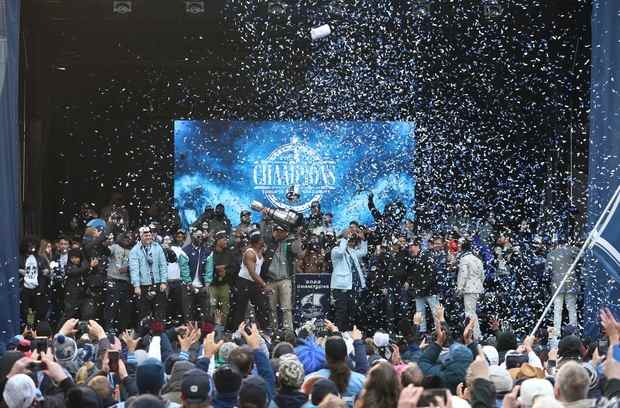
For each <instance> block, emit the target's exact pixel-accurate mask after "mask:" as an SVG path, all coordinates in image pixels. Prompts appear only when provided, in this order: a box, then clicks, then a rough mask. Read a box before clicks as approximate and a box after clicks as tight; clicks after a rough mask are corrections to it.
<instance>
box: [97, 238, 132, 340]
mask: <svg viewBox="0 0 620 408" xmlns="http://www.w3.org/2000/svg"><path fill="white" fill-rule="evenodd" d="M132 241H133V238H132V236H131V234H130V233H128V232H125V233H121V234H120V235H119V236H118V238H117V240H116V242H115V243H114V244H112V245H110V247H109V251H110V254H109V259H108V264H107V271H106V272H107V277H106V282H105V286H104V288H103V304H104V307H103V320H104V323H105V328H106V330H107V331H111V332H113V333H116V334H120V333H121V332H122V331H123V330H125V329H128V328H129V323H130V317H131V314H130V313H129V312H128V311H129V310H131V304H130V300H131V291H130V288H129V253H130V252H131V248H132V247H133V245H132Z"/></svg>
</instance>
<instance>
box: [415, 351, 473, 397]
mask: <svg viewBox="0 0 620 408" xmlns="http://www.w3.org/2000/svg"><path fill="white" fill-rule="evenodd" d="M441 350H442V348H441V346H440V345H438V344H437V343H435V342H433V343H431V344H430V345H429V346H428V347H427V348H426V350H424V352H423V353H422V355H421V356H420V362H419V365H420V368H421V369H422V372H423V373H424V375H425V376H429V375H433V376H437V377H439V378H441V381H442V382H443V384H444V386H445V387H446V388H448V389H449V390H450V391H451V392H452V393H453V394H456V386H457V385H459V383H462V382H464V381H465V374H466V373H467V368H468V367H469V365H470V364H471V362H472V361H473V353H472V351H471V350H470V349H469V348H467V347H466V346H464V345H462V344H458V343H455V344H453V345H452V346H451V347H450V352H449V354H448V356H447V358H446V359H445V360H444V361H443V362H438V360H439V354H440V353H441Z"/></svg>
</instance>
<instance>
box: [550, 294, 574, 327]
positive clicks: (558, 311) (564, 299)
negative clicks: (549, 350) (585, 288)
mask: <svg viewBox="0 0 620 408" xmlns="http://www.w3.org/2000/svg"><path fill="white" fill-rule="evenodd" d="M564 305H566V308H567V309H568V323H569V324H570V325H573V326H575V327H577V295H574V294H572V293H560V294H558V296H557V297H556V298H555V300H554V301H553V326H554V327H555V332H556V333H557V334H558V336H561V330H562V312H563V311H564Z"/></svg>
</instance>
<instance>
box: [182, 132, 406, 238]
mask: <svg viewBox="0 0 620 408" xmlns="http://www.w3.org/2000/svg"><path fill="white" fill-rule="evenodd" d="M414 130H415V128H414V124H413V123H411V122H314V121H282V122H251V121H185V120H179V121H175V124H174V139H175V178H174V199H175V206H176V208H177V209H178V210H179V214H180V217H181V225H182V226H183V228H187V227H188V226H190V225H191V224H192V223H193V222H194V221H196V220H197V219H198V217H200V215H201V214H202V213H203V212H204V210H205V208H207V207H209V206H210V207H215V206H216V205H217V204H219V203H222V204H223V205H224V206H225V210H226V215H227V216H228V218H230V220H231V222H232V223H233V224H235V225H236V224H238V223H239V213H240V212H241V211H242V210H249V209H250V205H251V203H252V202H253V201H256V202H259V203H261V204H262V205H263V206H264V207H267V208H279V209H286V210H294V211H297V212H302V213H305V214H308V212H309V209H310V206H311V204H312V203H313V202H319V203H320V205H321V210H322V212H323V213H332V214H333V215H334V226H335V227H336V229H338V230H340V229H343V228H345V227H346V226H347V225H348V224H349V222H350V221H352V220H357V221H360V222H362V223H371V222H372V216H371V214H370V212H369V211H368V207H367V199H368V193H369V192H371V191H372V192H373V193H374V194H375V203H376V205H377V207H378V208H379V209H383V206H384V205H385V204H387V203H389V202H391V201H393V200H396V199H399V200H401V201H402V202H403V203H404V204H405V206H406V208H407V211H408V214H407V216H408V217H411V218H412V217H413V216H414V214H413V212H412V211H413V205H414V202H415V196H414V191H415V179H414V172H413V163H414V162H413V155H414V152H415V139H414ZM294 194H297V195H295V196H294V199H291V196H292V195H294ZM259 220H260V214H259V213H258V212H253V221H254V222H258V221H259Z"/></svg>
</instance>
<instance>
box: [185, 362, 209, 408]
mask: <svg viewBox="0 0 620 408" xmlns="http://www.w3.org/2000/svg"><path fill="white" fill-rule="evenodd" d="M210 390H211V384H210V381H209V375H208V374H207V373H206V372H204V371H202V370H200V369H197V368H193V369H190V370H189V371H187V372H186V373H185V374H184V375H183V379H182V381H181V401H182V404H183V408H208V407H209V406H210V400H209V391H210Z"/></svg>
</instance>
